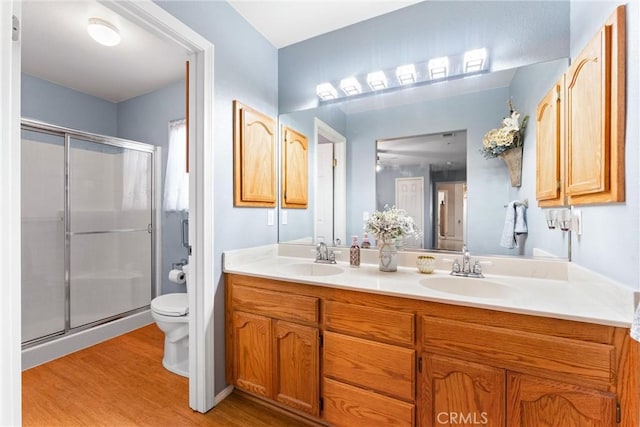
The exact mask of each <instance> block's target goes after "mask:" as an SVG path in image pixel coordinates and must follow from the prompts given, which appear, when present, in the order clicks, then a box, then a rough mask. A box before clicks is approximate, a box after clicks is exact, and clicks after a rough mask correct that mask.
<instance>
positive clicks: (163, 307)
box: [151, 293, 189, 316]
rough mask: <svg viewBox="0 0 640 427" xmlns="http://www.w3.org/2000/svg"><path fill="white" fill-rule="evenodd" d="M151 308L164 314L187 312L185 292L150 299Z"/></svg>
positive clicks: (176, 314) (173, 314)
mask: <svg viewBox="0 0 640 427" xmlns="http://www.w3.org/2000/svg"><path fill="white" fill-rule="evenodd" d="M151 310H153V311H154V312H156V313H158V314H162V315H164V316H184V315H186V314H188V313H189V297H188V296H187V294H186V293H176V294H165V295H160V296H159V297H156V298H154V299H153V300H152V301H151Z"/></svg>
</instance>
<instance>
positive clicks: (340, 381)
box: [224, 246, 640, 427]
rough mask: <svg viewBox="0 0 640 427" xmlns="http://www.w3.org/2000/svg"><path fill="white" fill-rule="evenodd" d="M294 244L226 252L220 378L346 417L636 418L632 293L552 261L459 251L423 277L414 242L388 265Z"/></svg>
mask: <svg viewBox="0 0 640 427" xmlns="http://www.w3.org/2000/svg"><path fill="white" fill-rule="evenodd" d="M295 250H296V251H298V252H302V251H301V250H300V249H299V248H297V249H295ZM283 254H284V255H286V256H283ZM289 255H291V254H289V253H286V248H285V249H283V247H280V248H277V246H276V248H273V247H264V248H262V249H259V248H256V249H250V250H245V251H232V252H230V253H225V262H224V265H225V273H226V275H225V279H226V280H225V282H226V322H227V327H226V330H227V336H226V339H227V346H226V349H227V350H226V351H227V354H226V363H227V370H226V372H227V382H228V383H230V384H233V385H234V386H235V387H236V388H237V389H239V390H242V391H244V392H247V393H249V394H251V395H253V396H257V397H259V398H260V399H262V400H263V401H264V402H265V403H266V404H270V405H275V406H277V407H280V408H284V409H287V410H289V411H291V412H292V413H295V414H297V415H300V416H303V417H305V418H307V419H308V420H310V421H311V422H315V423H318V424H329V425H335V426H349V427H351V426H358V425H362V426H374V425H379V426H391V425H402V426H413V425H418V426H439V425H488V426H509V427H511V426H540V425H562V426H586V425H589V426H614V425H621V426H629V427H631V426H637V425H638V423H639V422H640V420H639V418H638V417H639V414H638V410H639V407H638V397H639V396H638V394H639V385H640V384H639V380H638V376H639V368H640V358H639V355H638V343H636V342H635V341H633V340H631V338H630V337H629V329H628V328H629V325H630V321H631V315H632V311H633V293H632V292H631V291H626V290H625V289H622V288H620V289H619V288H616V287H615V285H611V284H606V286H603V287H601V288H599V285H598V283H597V282H598V280H594V278H593V277H591V276H589V274H588V273H585V272H572V271H571V268H573V267H571V266H570V265H569V263H566V262H560V261H536V260H522V259H519V260H509V259H506V258H504V259H498V258H495V259H491V261H489V259H483V260H482V261H483V262H491V263H492V264H491V265H490V266H489V267H487V268H486V270H489V272H488V273H487V277H486V279H472V278H454V277H451V276H449V274H448V271H447V270H446V269H445V268H446V266H447V265H448V264H449V261H450V260H449V259H447V257H449V258H450V257H452V256H454V255H453V254H448V255H445V256H443V255H436V257H437V267H436V268H437V269H436V271H435V272H434V274H430V275H424V274H420V273H418V271H417V270H416V269H415V267H410V266H409V265H410V264H411V261H412V257H413V262H414V263H415V256H416V254H411V253H403V254H402V256H403V259H402V260H401V262H402V263H403V264H404V265H405V266H404V267H402V266H401V267H399V269H398V272H397V273H383V272H379V271H378V267H377V264H375V263H372V262H371V261H372V260H373V259H374V258H375V255H376V252H375V251H374V250H369V251H364V250H363V261H364V262H363V264H362V265H361V267H360V268H349V265H348V262H344V261H341V260H340V259H339V260H338V263H337V264H335V265H323V264H316V263H313V261H312V260H311V259H309V257H306V258H299V257H294V256H289ZM305 255H306V254H305ZM513 263H516V264H515V265H514V264H513ZM510 264H511V265H510ZM527 264H530V265H529V266H528V267H527ZM514 269H515V270H517V271H520V272H522V273H525V274H527V275H524V276H514V275H506V274H495V273H496V272H497V273H506V272H509V271H511V270H514ZM567 269H568V270H567ZM535 275H538V276H539V275H544V276H546V277H544V278H542V277H535ZM598 289H600V290H598ZM598 292H600V294H598ZM627 298H629V299H628V300H627ZM545 301H546V302H545Z"/></svg>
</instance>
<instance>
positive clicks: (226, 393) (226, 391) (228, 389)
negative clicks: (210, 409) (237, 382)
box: [213, 385, 234, 406]
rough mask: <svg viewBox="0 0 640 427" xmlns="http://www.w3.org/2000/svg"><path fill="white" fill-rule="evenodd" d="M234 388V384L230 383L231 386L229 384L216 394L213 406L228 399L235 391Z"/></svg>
mask: <svg viewBox="0 0 640 427" xmlns="http://www.w3.org/2000/svg"><path fill="white" fill-rule="evenodd" d="M233 389H234V386H232V385H230V386H227V387H226V388H225V389H224V390H222V391H221V392H220V393H218V394H216V396H215V397H214V398H213V406H216V405H217V404H218V403H220V402H222V401H223V400H224V399H226V398H227V396H229V395H230V394H231V393H232V392H233Z"/></svg>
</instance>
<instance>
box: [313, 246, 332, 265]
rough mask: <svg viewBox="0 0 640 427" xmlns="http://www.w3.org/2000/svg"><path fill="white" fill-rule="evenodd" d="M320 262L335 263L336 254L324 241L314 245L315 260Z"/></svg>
mask: <svg viewBox="0 0 640 427" xmlns="http://www.w3.org/2000/svg"><path fill="white" fill-rule="evenodd" d="M315 262H319V263H322V264H336V254H334V253H333V251H332V250H331V249H329V248H328V247H327V244H326V243H325V242H320V243H318V245H317V246H316V261H315Z"/></svg>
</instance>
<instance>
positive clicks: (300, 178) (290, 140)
mask: <svg viewBox="0 0 640 427" xmlns="http://www.w3.org/2000/svg"><path fill="white" fill-rule="evenodd" d="M282 133H283V146H282V153H283V158H282V207H285V208H303V209H306V207H307V203H308V200H309V165H308V163H309V161H308V158H309V143H308V141H307V137H306V136H304V135H303V134H301V133H299V132H296V131H295V130H293V129H290V128H288V127H283V129H282Z"/></svg>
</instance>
